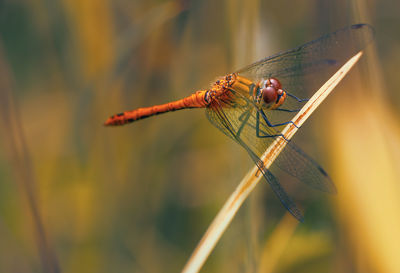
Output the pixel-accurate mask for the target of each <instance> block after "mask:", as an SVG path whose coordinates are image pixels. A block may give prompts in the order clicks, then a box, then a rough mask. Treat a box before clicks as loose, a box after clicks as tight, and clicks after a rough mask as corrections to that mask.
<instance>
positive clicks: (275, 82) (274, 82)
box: [266, 78, 282, 90]
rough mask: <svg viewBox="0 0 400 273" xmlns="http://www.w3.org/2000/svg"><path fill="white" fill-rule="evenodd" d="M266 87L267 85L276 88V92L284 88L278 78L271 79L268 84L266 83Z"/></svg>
mask: <svg viewBox="0 0 400 273" xmlns="http://www.w3.org/2000/svg"><path fill="white" fill-rule="evenodd" d="M266 85H267V86H270V85H271V86H273V87H275V89H276V90H278V89H281V88H282V85H281V83H280V82H279V81H278V79H276V78H269V79H268V80H267V82H266Z"/></svg>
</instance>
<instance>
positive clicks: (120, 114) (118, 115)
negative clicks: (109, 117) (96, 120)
mask: <svg viewBox="0 0 400 273" xmlns="http://www.w3.org/2000/svg"><path fill="white" fill-rule="evenodd" d="M123 115H124V113H119V114H116V115H115V116H117V117H121V116H123Z"/></svg>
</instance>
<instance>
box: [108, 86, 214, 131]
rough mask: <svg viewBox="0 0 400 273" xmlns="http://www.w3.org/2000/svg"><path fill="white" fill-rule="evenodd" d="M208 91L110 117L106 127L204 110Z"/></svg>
mask: <svg viewBox="0 0 400 273" xmlns="http://www.w3.org/2000/svg"><path fill="white" fill-rule="evenodd" d="M206 93H207V91H206V90H203V91H197V92H196V93H195V94H193V95H191V96H189V97H186V98H184V99H181V100H177V101H173V102H169V103H166V104H161V105H155V106H151V107H144V108H138V109H136V110H132V111H126V112H123V113H120V114H116V115H114V116H111V117H109V118H108V119H107V120H106V122H105V123H104V125H123V124H127V123H130V122H134V121H136V120H139V119H144V118H147V117H150V116H154V115H157V114H161V113H166V112H170V111H176V110H180V109H185V108H203V107H206V106H207V102H206V100H205V95H206Z"/></svg>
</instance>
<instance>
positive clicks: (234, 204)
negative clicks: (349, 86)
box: [182, 51, 362, 273]
mask: <svg viewBox="0 0 400 273" xmlns="http://www.w3.org/2000/svg"><path fill="white" fill-rule="evenodd" d="M361 55H362V51H360V52H359V53H357V54H356V55H354V56H353V57H352V58H351V59H349V60H348V61H347V62H346V63H345V64H344V65H343V66H342V67H341V68H340V69H339V70H338V71H337V72H336V73H335V74H334V75H333V76H332V77H331V78H330V79H329V80H328V81H327V82H325V84H324V85H323V86H322V87H321V88H320V89H319V90H318V91H317V92H316V93H315V94H314V95H313V96H312V97H311V98H310V100H309V101H308V102H307V103H306V104H305V105H304V107H303V108H302V109H301V110H300V111H299V112H298V113H297V115H296V116H295V117H294V118H293V119H292V121H293V123H294V124H296V126H294V125H293V124H291V123H290V124H288V125H287V126H286V127H285V128H284V129H283V130H282V135H283V136H284V137H285V139H286V140H289V139H291V138H292V137H293V135H294V134H295V133H296V131H297V130H298V128H299V127H300V126H301V125H302V124H303V123H304V122H305V121H306V120H307V118H308V117H309V116H310V115H311V113H312V112H314V110H315V109H316V108H317V107H318V106H319V105H320V104H321V103H322V101H324V100H325V98H326V97H327V96H328V95H329V94H330V92H331V91H332V90H333V89H334V88H335V87H336V85H337V84H338V83H339V82H340V81H341V80H342V79H343V77H344V76H345V75H346V74H347V73H348V72H349V71H350V69H351V68H352V67H353V65H354V64H355V63H357V61H358V60H359V59H360V57H361ZM285 139H284V138H283V137H278V138H277V139H276V140H275V141H274V142H273V143H272V144H271V145H270V146H269V147H268V149H267V150H266V151H265V153H264V154H263V155H262V156H261V160H262V161H263V162H264V166H265V168H267V169H268V168H269V167H270V166H271V164H272V163H273V162H274V160H275V159H276V157H277V156H278V155H279V153H280V152H281V151H282V150H283V148H284V147H285V146H286V143H287V141H286V140H285ZM261 177H262V176H261V175H260V172H259V170H258V167H257V166H254V167H253V168H252V169H251V170H250V171H249V172H248V173H247V175H246V176H245V177H244V178H243V180H242V181H241V182H240V184H239V186H238V187H237V188H236V189H235V191H234V192H233V193H232V194H231V196H230V197H229V199H228V200H227V201H226V202H225V204H224V206H223V207H222V209H221V210H220V211H219V213H218V215H217V216H216V217H215V218H214V220H213V222H212V223H211V225H210V226H209V227H208V229H207V231H206V233H205V234H204V235H203V238H201V240H200V242H199V243H198V245H197V247H196V249H195V250H194V251H193V253H192V255H191V257H190V258H189V260H188V262H187V263H186V265H185V267H184V268H183V270H182V273H195V272H199V270H200V269H201V267H202V266H203V264H204V262H205V261H206V260H207V257H208V256H209V255H210V253H211V251H212V250H213V248H214V247H215V245H216V244H217V242H218V240H219V239H220V238H221V236H222V234H223V233H224V231H225V229H226V228H227V227H228V225H229V223H230V222H231V221H232V219H233V217H234V216H235V214H236V212H237V211H238V210H239V208H240V206H241V205H242V203H243V202H244V200H246V198H247V197H248V196H249V194H250V193H251V191H252V190H253V189H254V188H255V186H256V185H257V184H258V182H259V181H260V179H261Z"/></svg>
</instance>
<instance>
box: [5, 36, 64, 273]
mask: <svg viewBox="0 0 400 273" xmlns="http://www.w3.org/2000/svg"><path fill="white" fill-rule="evenodd" d="M13 86H14V84H13V78H12V75H11V73H10V69H9V65H8V63H7V61H6V59H5V55H4V50H3V46H2V44H1V43H0V111H1V121H2V124H1V127H2V132H3V134H4V136H3V137H4V140H5V141H4V145H5V147H4V149H5V150H6V152H7V153H8V158H9V162H10V164H11V166H12V169H13V173H14V176H15V181H16V183H17V184H18V186H19V188H20V189H21V191H22V194H23V197H24V198H26V201H27V204H28V210H29V211H28V212H29V214H30V215H31V216H32V222H33V231H34V236H35V238H36V243H37V247H38V250H39V256H40V260H41V264H42V269H43V272H46V273H47V272H49V273H50V272H51V273H53V272H60V269H59V265H58V261H57V258H56V255H55V253H54V251H53V250H52V248H51V247H50V244H49V242H48V240H47V238H46V232H45V229H44V226H43V222H42V219H41V216H40V213H39V210H38V205H37V200H36V196H35V185H36V181H35V176H34V172H33V168H32V161H31V159H30V155H29V151H28V147H27V145H26V141H25V137H24V133H23V130H22V126H21V119H20V115H19V111H18V107H17V104H16V103H15V101H14V98H13V94H12V91H13ZM43 133H45V132H43Z"/></svg>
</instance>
